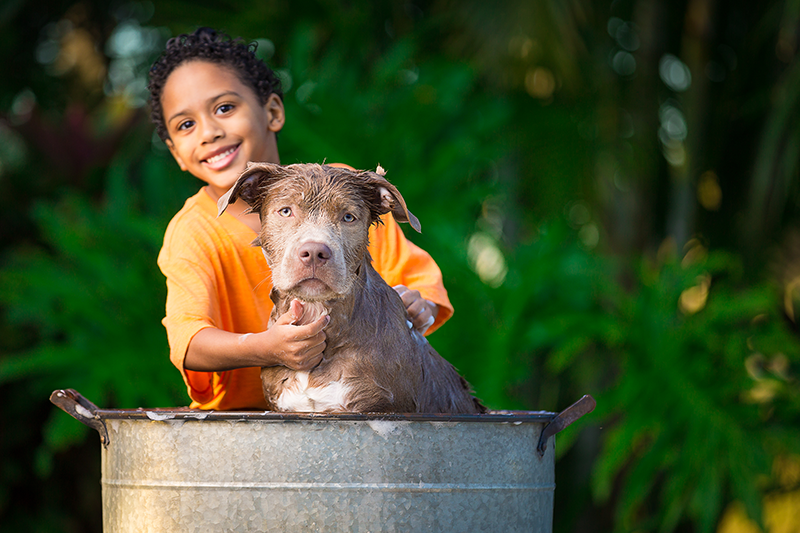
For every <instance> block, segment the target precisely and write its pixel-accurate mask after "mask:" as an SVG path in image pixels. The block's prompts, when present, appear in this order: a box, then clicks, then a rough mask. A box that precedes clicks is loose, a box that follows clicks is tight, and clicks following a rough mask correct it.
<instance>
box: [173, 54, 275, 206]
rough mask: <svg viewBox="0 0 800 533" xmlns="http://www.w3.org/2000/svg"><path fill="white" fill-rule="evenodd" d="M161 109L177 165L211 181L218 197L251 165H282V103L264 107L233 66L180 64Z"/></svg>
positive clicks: (271, 102)
mask: <svg viewBox="0 0 800 533" xmlns="http://www.w3.org/2000/svg"><path fill="white" fill-rule="evenodd" d="M161 107H162V108H163V114H164V121H165V123H166V126H167V131H168V132H169V137H170V138H169V139H168V140H167V146H168V147H169V149H170V152H172V155H173V157H175V161H177V162H178V165H180V167H181V169H182V170H186V171H188V172H190V173H192V174H193V175H194V176H196V177H197V178H199V179H201V180H203V181H204V182H206V183H208V185H209V189H210V192H212V193H213V194H212V195H214V196H216V197H217V198H218V197H219V196H221V195H223V194H224V193H225V192H226V191H227V190H228V189H230V188H231V186H232V185H233V184H234V182H235V181H236V178H237V177H238V176H239V174H240V173H241V172H242V171H243V170H244V169H245V166H246V165H247V162H248V161H268V162H271V163H279V157H278V146H277V142H276V138H275V133H277V132H278V131H280V129H281V128H282V127H283V123H284V117H285V115H284V110H283V103H282V102H281V99H280V98H279V97H278V96H277V95H274V94H273V95H271V96H270V97H269V99H268V101H267V103H266V104H265V105H261V103H260V101H259V98H258V96H257V95H256V93H255V92H254V91H253V90H252V89H251V88H250V87H248V86H247V85H245V84H244V83H242V82H241V81H240V80H239V77H238V76H237V75H236V73H235V72H234V71H233V69H231V68H229V67H227V66H224V65H220V64H217V63H211V62H209V61H203V60H194V61H190V62H187V63H184V64H182V65H180V66H179V67H178V68H176V69H175V70H174V71H173V72H172V74H170V75H169V77H168V78H167V82H166V83H165V84H164V91H163V92H162V94H161Z"/></svg>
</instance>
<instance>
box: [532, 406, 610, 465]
mask: <svg viewBox="0 0 800 533" xmlns="http://www.w3.org/2000/svg"><path fill="white" fill-rule="evenodd" d="M596 406H597V402H596V401H595V400H594V398H592V396H591V395H590V394H587V395H585V396H584V397H583V398H581V399H580V400H578V401H577V402H575V403H573V404H572V405H570V406H569V407H567V408H566V409H564V410H563V411H561V412H560V413H558V414H557V415H556V416H555V418H553V420H551V421H550V423H549V424H547V425H546V426H545V427H544V429H543V430H542V435H541V437H539V445H538V446H537V447H536V451H538V452H539V457H544V452H545V450H546V449H547V439H549V438H550V437H552V436H553V435H555V434H556V433H558V432H559V431H561V430H562V429H564V428H565V427H567V426H569V425H570V424H572V423H573V422H575V421H576V420H577V419H579V418H580V417H582V416H583V415H585V414H589V413H591V412H592V411H594V408H595V407H596Z"/></svg>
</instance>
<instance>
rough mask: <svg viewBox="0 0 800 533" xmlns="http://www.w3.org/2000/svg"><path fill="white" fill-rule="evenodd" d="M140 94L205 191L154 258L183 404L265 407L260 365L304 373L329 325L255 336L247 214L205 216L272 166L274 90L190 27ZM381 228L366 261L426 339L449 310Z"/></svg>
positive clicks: (264, 277)
mask: <svg viewBox="0 0 800 533" xmlns="http://www.w3.org/2000/svg"><path fill="white" fill-rule="evenodd" d="M149 89H150V104H151V119H152V121H153V122H154V123H155V125H156V131H157V132H158V134H159V136H160V137H161V138H162V139H163V140H164V142H165V143H166V144H167V146H168V147H169V150H170V152H171V153H172V155H173V157H174V158H175V161H176V162H177V163H178V165H179V166H180V167H181V169H182V170H185V171H188V172H190V173H191V174H193V175H194V176H195V177H197V178H199V179H200V180H202V181H204V182H205V183H206V184H207V185H206V186H205V187H203V188H202V189H201V190H200V191H199V192H198V193H197V194H196V195H195V196H193V197H191V198H189V199H188V200H187V201H186V204H185V205H184V207H183V208H182V209H181V210H180V212H178V214H177V215H175V217H174V218H173V219H172V221H171V222H170V224H169V226H168V228H167V231H166V233H165V235H164V246H163V248H162V249H161V253H160V254H159V257H158V265H159V267H160V268H161V271H162V272H163V273H164V275H165V276H166V278H167V290H168V292H167V305H166V311H167V312H166V317H165V318H164V320H163V323H164V326H165V327H166V329H167V336H168V338H169V343H170V359H171V360H172V362H173V364H175V366H176V367H177V368H178V370H180V372H181V374H182V376H183V378H184V381H185V383H186V385H187V388H188V392H189V396H190V397H191V398H192V404H191V407H192V408H201V409H220V410H225V409H227V410H231V409H249V408H252V409H264V408H265V407H266V404H265V402H264V398H263V395H262V391H261V380H260V367H262V366H276V365H283V366H286V367H289V368H292V369H295V370H310V369H312V368H314V366H316V364H317V363H318V362H319V361H320V360H321V358H322V353H323V351H324V349H325V330H324V328H325V326H326V324H327V321H328V320H329V319H328V318H327V317H322V318H320V319H319V320H317V321H316V322H313V323H311V324H308V325H303V326H299V325H294V321H295V320H296V319H297V318H298V317H299V313H300V312H301V311H302V309H297V306H294V307H293V310H292V311H290V312H288V313H286V314H284V315H283V316H281V317H280V318H279V319H278V321H277V322H276V323H275V324H274V325H273V326H272V327H271V328H269V329H266V325H267V321H268V319H269V314H270V312H271V310H272V302H271V300H270V298H269V293H270V290H271V286H270V282H269V278H270V273H269V269H268V267H267V265H266V262H265V260H264V258H263V255H262V253H261V250H260V248H258V247H255V246H252V245H251V244H250V243H251V242H252V240H253V239H254V238H255V235H256V232H257V231H258V229H259V227H260V221H259V217H258V214H255V213H247V205H246V204H244V203H243V202H242V201H241V200H239V201H237V202H236V203H234V204H232V205H231V206H230V207H229V208H228V210H227V211H226V213H225V214H223V215H222V216H221V217H219V218H217V215H216V213H217V207H216V202H217V200H218V199H219V197H220V196H221V195H223V194H224V193H225V192H226V191H227V190H228V189H229V188H230V187H231V186H232V185H233V183H234V182H235V181H236V178H237V177H238V175H239V174H240V173H241V172H242V171H243V170H244V168H245V165H246V164H247V162H248V161H269V162H272V163H279V162H280V161H279V154H278V147H277V141H276V135H277V133H278V132H279V131H280V130H281V129H282V128H283V125H284V123H285V120H286V117H285V114H284V108H283V101H282V94H281V90H280V83H279V81H278V79H277V78H276V76H275V74H274V73H273V72H272V71H271V70H270V69H269V68H268V67H267V66H266V65H265V64H264V63H263V62H262V61H260V60H259V59H257V58H256V57H255V54H254V53H253V50H251V49H250V47H248V46H247V45H245V44H243V43H241V42H240V41H235V40H232V39H230V37H228V36H227V35H220V34H217V32H215V31H214V30H210V29H208V28H201V29H199V30H197V31H196V32H194V33H193V34H190V35H181V36H179V37H176V38H173V39H170V41H169V42H168V43H167V47H166V50H165V51H164V53H163V54H162V56H161V57H160V58H159V59H158V60H157V61H156V62H155V63H154V64H153V67H152V68H151V70H150V84H149ZM382 221H383V224H380V225H377V226H373V227H372V228H371V229H370V248H369V250H370V253H371V255H372V258H373V264H374V265H375V267H376V269H377V270H378V272H379V273H380V274H381V275H382V276H383V277H384V279H385V280H386V281H387V283H389V284H390V285H394V286H396V290H397V291H398V293H399V294H400V296H401V298H402V299H403V302H404V303H405V305H406V309H407V311H408V314H409V319H410V320H411V322H412V323H413V325H414V327H416V328H418V329H424V328H425V327H427V326H431V327H430V328H429V329H428V331H433V330H434V329H436V328H437V327H438V326H439V325H441V324H442V323H443V322H444V321H446V320H447V319H448V318H449V317H450V315H452V312H453V308H452V306H451V305H450V301H449V300H448V297H447V292H446V291H445V289H444V286H443V285H442V280H441V272H440V271H439V268H438V267H437V266H436V264H435V263H434V262H433V260H432V259H431V258H430V256H429V255H428V254H427V253H426V252H424V251H423V250H421V249H420V248H418V247H416V246H414V245H413V244H412V243H410V242H408V241H407V240H406V239H405V237H404V235H403V233H402V231H401V230H400V228H399V227H398V225H397V223H396V222H395V221H394V219H392V218H391V215H386V216H384V217H382ZM431 324H432V325H431Z"/></svg>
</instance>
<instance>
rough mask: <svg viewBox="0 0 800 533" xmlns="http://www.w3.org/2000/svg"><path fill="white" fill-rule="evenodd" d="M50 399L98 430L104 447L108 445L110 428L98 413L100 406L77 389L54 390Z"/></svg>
mask: <svg viewBox="0 0 800 533" xmlns="http://www.w3.org/2000/svg"><path fill="white" fill-rule="evenodd" d="M50 401H51V402H52V403H53V404H55V405H56V406H58V407H60V408H61V410H62V411H64V412H65V413H67V414H68V415H70V416H71V417H72V418H74V419H75V420H77V421H78V422H81V423H82V424H85V425H87V426H89V427H90V428H92V429H95V430H97V432H98V433H99V434H100V442H101V443H102V444H103V447H104V448H106V447H108V429H107V428H106V423H105V422H103V419H102V418H100V416H99V415H98V414H97V411H99V408H98V407H97V406H96V405H95V404H93V403H92V402H90V401H89V400H87V399H86V398H84V397H83V396H82V395H81V393H80V392H78V391H76V390H75V389H59V390H54V391H53V393H52V394H51V395H50Z"/></svg>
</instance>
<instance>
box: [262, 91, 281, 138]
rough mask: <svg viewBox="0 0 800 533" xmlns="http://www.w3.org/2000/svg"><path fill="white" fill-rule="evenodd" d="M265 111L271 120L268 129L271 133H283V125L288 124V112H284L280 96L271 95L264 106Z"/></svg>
mask: <svg viewBox="0 0 800 533" xmlns="http://www.w3.org/2000/svg"><path fill="white" fill-rule="evenodd" d="M264 109H265V110H266V111H267V117H268V120H269V122H268V124H267V127H268V128H269V131H271V132H274V133H278V132H279V131H281V130H282V129H283V125H284V124H285V123H286V111H285V110H284V107H283V100H281V98H280V96H278V95H277V94H275V93H273V94H271V95H269V98H267V103H266V104H264Z"/></svg>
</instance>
